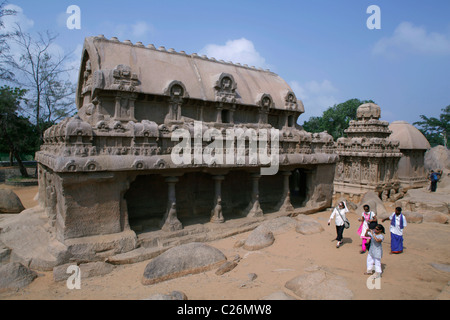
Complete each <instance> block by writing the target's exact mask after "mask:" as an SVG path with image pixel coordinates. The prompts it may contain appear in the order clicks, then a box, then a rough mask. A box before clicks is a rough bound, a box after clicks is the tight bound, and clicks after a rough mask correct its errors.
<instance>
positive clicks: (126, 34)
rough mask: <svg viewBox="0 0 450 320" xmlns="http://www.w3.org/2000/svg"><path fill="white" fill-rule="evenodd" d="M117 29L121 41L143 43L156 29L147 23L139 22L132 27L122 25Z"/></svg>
mask: <svg viewBox="0 0 450 320" xmlns="http://www.w3.org/2000/svg"><path fill="white" fill-rule="evenodd" d="M115 29H116V30H115V31H116V36H117V37H118V38H119V39H124V40H127V39H129V40H133V41H143V40H144V39H143V38H144V37H145V36H147V35H149V34H152V33H153V32H154V27H153V26H152V25H150V24H148V23H147V22H145V21H137V22H136V23H134V24H132V25H128V24H120V25H117V26H116V28H115Z"/></svg>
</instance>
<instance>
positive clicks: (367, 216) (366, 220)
mask: <svg viewBox="0 0 450 320" xmlns="http://www.w3.org/2000/svg"><path fill="white" fill-rule="evenodd" d="M363 208H364V212H363V213H362V215H361V216H362V217H361V218H359V219H358V221H361V225H360V226H359V228H358V235H359V236H360V237H361V240H362V244H361V247H362V248H361V251H360V253H365V252H366V250H367V247H366V244H367V243H368V242H369V241H370V237H366V231H367V230H368V229H369V224H370V223H371V222H375V221H377V215H376V214H375V213H374V212H373V211H369V210H370V207H369V206H368V205H367V204H365V205H364V206H363Z"/></svg>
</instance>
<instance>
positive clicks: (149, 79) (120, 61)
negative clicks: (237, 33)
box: [77, 36, 304, 113]
mask: <svg viewBox="0 0 450 320" xmlns="http://www.w3.org/2000/svg"><path fill="white" fill-rule="evenodd" d="M87 61H89V68H90V71H91V72H92V74H93V75H94V77H93V79H94V81H93V84H92V86H93V89H96V88H95V86H97V87H98V86H103V87H102V88H101V89H103V90H107V89H108V88H107V84H108V76H107V75H105V74H104V75H103V76H102V75H101V74H100V73H101V72H103V73H105V72H112V71H113V70H118V69H121V68H122V69H121V70H128V72H131V74H132V77H131V78H132V79H133V80H135V81H137V84H138V85H137V86H136V89H137V91H139V92H141V93H145V94H154V95H168V92H169V86H170V85H171V83H173V82H174V81H176V82H177V83H181V85H182V86H183V87H184V89H185V90H186V92H185V96H188V97H189V98H192V99H199V100H203V101H219V100H218V94H217V92H218V90H219V91H220V87H221V85H222V84H221V80H222V79H223V78H224V77H226V78H227V79H231V82H233V83H231V84H226V85H227V88H228V89H230V90H229V91H230V92H231V93H232V95H233V97H234V98H235V100H232V102H233V103H236V104H242V105H261V104H262V99H263V97H269V98H270V99H271V103H270V107H271V108H274V109H284V110H286V109H287V110H293V111H296V112H299V113H303V112H304V107H303V103H302V102H301V101H300V100H297V98H296V97H295V94H294V93H293V91H292V89H291V88H290V87H289V85H288V84H287V83H286V81H284V80H283V79H282V78H281V77H280V76H278V75H277V74H275V73H273V72H271V71H269V70H263V69H257V68H255V67H248V66H246V65H240V64H235V63H231V62H225V61H218V60H216V59H214V58H208V57H206V56H199V55H197V54H195V53H194V54H186V53H185V52H184V51H180V52H177V51H175V50H173V49H169V50H166V49H165V48H164V47H160V48H155V47H154V46H153V45H148V46H144V45H143V44H142V43H140V42H138V43H136V44H133V43H131V42H130V41H124V42H120V41H119V40H117V39H116V38H112V39H106V38H105V37H103V36H98V37H89V38H86V39H85V42H84V49H83V57H82V65H81V68H80V78H79V84H78V95H77V99H78V101H77V105H78V107H79V108H80V107H81V105H80V102H81V100H80V97H81V92H82V86H83V82H84V81H83V79H84V78H83V77H85V71H86V68H87V67H86V62H87ZM119 66H121V67H119ZM124 68H125V69H124ZM96 72H97V75H96V74H95V73H96ZM99 72H100V73H99ZM99 74H100V75H99ZM102 77H103V78H104V79H103V80H102V79H101V78H102ZM99 78H100V79H99ZM110 78H111V77H110ZM101 80H102V81H101ZM228 85H230V86H229V87H228ZM92 92H94V90H93V91H92ZM219 99H221V96H220V95H219ZM224 101H225V100H224ZM227 102H230V101H229V100H227Z"/></svg>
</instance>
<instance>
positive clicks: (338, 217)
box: [328, 201, 348, 248]
mask: <svg viewBox="0 0 450 320" xmlns="http://www.w3.org/2000/svg"><path fill="white" fill-rule="evenodd" d="M347 212H348V209H347V205H346V204H345V201H341V202H339V204H338V206H337V207H336V208H334V210H333V212H332V213H331V216H330V219H328V225H330V223H331V219H333V218H334V219H335V220H334V223H335V224H336V234H337V237H336V240H337V243H336V248H339V246H340V245H341V244H342V234H343V233H344V221H345V220H346V216H345V214H346V213H347Z"/></svg>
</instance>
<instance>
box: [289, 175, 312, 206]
mask: <svg viewBox="0 0 450 320" xmlns="http://www.w3.org/2000/svg"><path fill="white" fill-rule="evenodd" d="M307 187H308V185H307V175H306V171H305V170H304V169H295V170H293V171H292V175H291V176H290V177H289V190H290V193H291V204H292V205H293V206H294V208H301V207H303V206H304V202H305V200H306V194H307V191H308V188H307Z"/></svg>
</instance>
